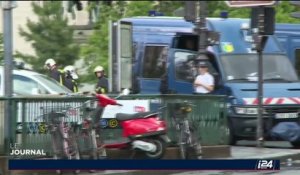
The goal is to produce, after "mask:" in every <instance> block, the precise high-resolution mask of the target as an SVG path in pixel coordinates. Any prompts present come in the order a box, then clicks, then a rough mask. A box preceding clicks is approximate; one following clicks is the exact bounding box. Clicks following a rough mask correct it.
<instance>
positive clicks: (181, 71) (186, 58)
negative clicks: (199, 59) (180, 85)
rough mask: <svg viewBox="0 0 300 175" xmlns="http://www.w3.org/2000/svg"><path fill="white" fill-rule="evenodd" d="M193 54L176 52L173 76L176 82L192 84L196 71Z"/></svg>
mask: <svg viewBox="0 0 300 175" xmlns="http://www.w3.org/2000/svg"><path fill="white" fill-rule="evenodd" d="M194 56H195V53H192V52H182V51H177V52H175V55H174V58H175V59H174V61H175V76H176V79H177V80H183V81H188V82H193V81H194V79H195V77H196V75H197V69H196V67H195V62H194V61H195V60H194Z"/></svg>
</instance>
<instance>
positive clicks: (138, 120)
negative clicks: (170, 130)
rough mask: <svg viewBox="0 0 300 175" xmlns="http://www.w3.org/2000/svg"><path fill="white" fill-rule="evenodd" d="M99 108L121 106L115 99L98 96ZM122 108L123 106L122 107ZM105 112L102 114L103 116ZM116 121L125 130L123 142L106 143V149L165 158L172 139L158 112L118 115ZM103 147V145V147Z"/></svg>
mask: <svg viewBox="0 0 300 175" xmlns="http://www.w3.org/2000/svg"><path fill="white" fill-rule="evenodd" d="M96 97H97V99H98V106H99V107H101V108H103V109H104V108H105V107H106V106H107V105H121V104H118V103H117V101H116V100H115V99H113V98H110V97H108V96H106V95H102V94H97V95H96ZM121 106H122V105H121ZM102 113H103V110H102V112H101V116H102ZM116 119H117V120H118V121H119V122H120V126H121V127H122V129H123V133H122V137H123V141H122V142H118V143H109V144H106V143H104V148H119V149H130V150H139V151H142V152H144V154H145V156H146V157H147V158H150V159H159V158H161V157H163V155H164V153H165V150H166V146H167V143H169V142H170V139H169V138H168V136H167V135H166V131H167V130H166V123H165V121H163V120H161V119H160V118H159V116H158V113H157V112H141V113H136V114H124V113H118V114H116ZM102 146H103V145H102Z"/></svg>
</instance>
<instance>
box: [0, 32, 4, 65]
mask: <svg viewBox="0 0 300 175" xmlns="http://www.w3.org/2000/svg"><path fill="white" fill-rule="evenodd" d="M3 60H4V48H3V34H2V33H0V62H2V61H3Z"/></svg>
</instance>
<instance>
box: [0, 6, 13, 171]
mask: <svg viewBox="0 0 300 175" xmlns="http://www.w3.org/2000/svg"><path fill="white" fill-rule="evenodd" d="M1 6H2V9H3V44H4V82H5V84H4V94H5V97H6V98H7V99H8V100H6V102H5V105H4V112H5V113H4V149H5V152H6V153H7V156H9V152H10V151H9V145H10V144H11V143H12V133H11V127H12V111H11V99H10V98H11V97H12V89H13V85H12V69H13V58H12V31H13V29H12V8H14V7H15V6H16V4H15V2H13V1H2V2H1ZM4 171H6V170H4ZM8 174H10V173H9V172H8Z"/></svg>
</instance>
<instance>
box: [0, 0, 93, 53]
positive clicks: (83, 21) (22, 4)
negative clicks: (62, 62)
mask: <svg viewBox="0 0 300 175" xmlns="http://www.w3.org/2000/svg"><path fill="white" fill-rule="evenodd" d="M62 2H63V9H64V16H65V17H67V18H68V23H69V25H70V26H72V27H74V29H75V31H74V38H75V40H77V41H78V42H80V43H84V42H85V41H86V38H87V37H88V36H89V35H90V34H91V33H92V25H91V23H92V21H91V20H92V18H90V15H89V13H88V11H87V3H88V1H81V3H82V5H83V10H81V11H77V10H76V8H75V7H73V8H74V14H75V15H74V17H75V18H74V17H73V15H72V13H69V12H68V5H69V4H68V3H70V1H62ZM31 3H36V4H38V5H40V6H42V5H44V1H17V7H16V8H14V9H13V10H12V19H13V26H12V28H13V52H14V53H16V51H18V52H21V53H23V54H29V55H35V52H34V49H33V48H32V46H31V43H30V42H28V41H25V38H24V37H22V36H20V34H19V28H23V29H25V30H28V29H27V27H26V23H27V20H28V19H30V20H31V21H37V20H38V17H37V16H36V15H35V14H34V12H33V9H32V7H31ZM3 25H4V24H3V10H2V8H1V9H0V32H1V33H3Z"/></svg>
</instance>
